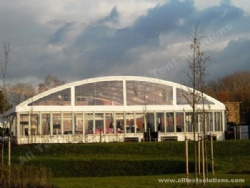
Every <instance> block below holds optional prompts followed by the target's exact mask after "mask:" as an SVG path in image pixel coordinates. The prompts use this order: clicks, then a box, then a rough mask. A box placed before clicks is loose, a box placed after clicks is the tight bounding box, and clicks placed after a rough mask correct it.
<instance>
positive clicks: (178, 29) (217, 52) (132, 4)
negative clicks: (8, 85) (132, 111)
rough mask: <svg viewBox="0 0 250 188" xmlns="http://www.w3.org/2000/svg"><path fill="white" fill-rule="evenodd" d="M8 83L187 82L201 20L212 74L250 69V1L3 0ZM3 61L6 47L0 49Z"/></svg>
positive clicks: (0, 11) (0, 13)
mask: <svg viewBox="0 0 250 188" xmlns="http://www.w3.org/2000/svg"><path fill="white" fill-rule="evenodd" d="M0 3H1V6H0V35H1V36H0V45H1V46H2V50H1V51H3V44H4V42H7V43H10V45H11V49H12V51H11V54H10V62H9V65H8V73H7V77H8V81H9V82H12V83H13V82H14V83H17V82H26V83H27V82H30V83H39V82H43V80H44V78H45V76H46V75H48V74H51V75H54V76H57V77H58V78H59V79H60V80H64V81H66V82H71V81H76V80H80V79H85V78H89V77H99V76H110V75H136V76H147V77H156V78H160V79H165V80H170V81H174V82H179V83H182V82H183V81H184V80H185V79H186V75H185V71H186V67H187V65H186V61H185V57H186V55H187V54H188V53H189V45H190V35H192V33H193V30H194V26H195V25H197V24H199V28H198V29H199V30H198V31H199V35H200V36H201V37H202V48H203V50H204V51H205V54H206V56H210V58H211V61H210V62H208V63H207V65H206V67H207V73H208V74H209V76H208V77H207V79H208V80H212V79H217V78H218V77H222V76H225V75H227V74H230V73H232V72H235V71H242V70H250V51H249V49H250V1H249V0H231V1H230V0H210V1H205V0H193V1H192V0H74V1H70V0H43V1H41V0H8V1H5V0H0ZM0 60H1V62H3V53H1V54H0Z"/></svg>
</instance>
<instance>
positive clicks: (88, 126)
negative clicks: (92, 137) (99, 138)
mask: <svg viewBox="0 0 250 188" xmlns="http://www.w3.org/2000/svg"><path fill="white" fill-rule="evenodd" d="M84 121H85V122H84V125H85V134H93V133H94V122H93V121H94V116H93V113H85V114H84Z"/></svg>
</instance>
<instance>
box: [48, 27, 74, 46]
mask: <svg viewBox="0 0 250 188" xmlns="http://www.w3.org/2000/svg"><path fill="white" fill-rule="evenodd" d="M72 26H74V23H73V22H67V23H65V24H64V25H63V26H61V27H60V28H59V29H58V30H57V31H56V32H55V33H54V34H53V35H52V36H51V37H50V39H49V43H52V44H58V43H61V42H63V39H64V37H65V36H66V34H67V32H69V31H70V30H71V28H72Z"/></svg>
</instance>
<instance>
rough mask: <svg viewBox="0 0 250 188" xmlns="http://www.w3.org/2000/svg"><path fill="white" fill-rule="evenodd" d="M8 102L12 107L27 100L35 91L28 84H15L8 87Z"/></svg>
mask: <svg viewBox="0 0 250 188" xmlns="http://www.w3.org/2000/svg"><path fill="white" fill-rule="evenodd" d="M8 95H9V101H10V102H11V103H12V104H13V105H18V104H19V103H21V102H23V101H25V100H27V99H29V98H30V97H32V96H34V95H35V89H34V87H33V86H32V84H29V83H16V84H13V85H10V86H9V87H8Z"/></svg>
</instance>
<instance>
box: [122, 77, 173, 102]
mask: <svg viewBox="0 0 250 188" xmlns="http://www.w3.org/2000/svg"><path fill="white" fill-rule="evenodd" d="M126 92H127V105H171V104H173V88H172V87H171V86H166V85H163V84H157V83H150V82H144V81H126Z"/></svg>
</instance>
